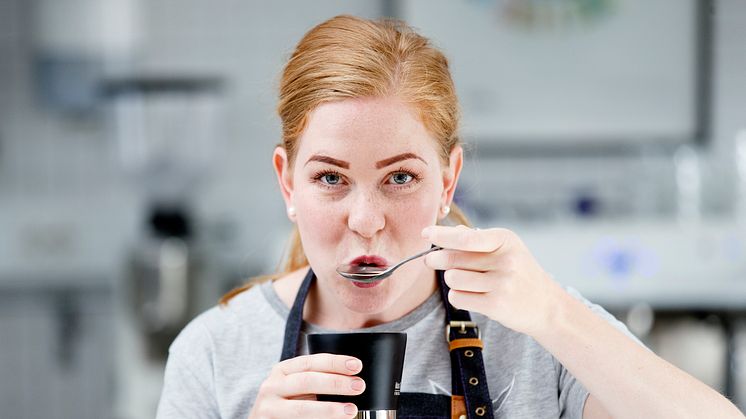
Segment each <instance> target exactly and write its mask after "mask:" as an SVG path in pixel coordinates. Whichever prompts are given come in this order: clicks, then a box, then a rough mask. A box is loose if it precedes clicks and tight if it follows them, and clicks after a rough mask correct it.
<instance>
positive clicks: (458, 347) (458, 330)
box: [436, 271, 494, 419]
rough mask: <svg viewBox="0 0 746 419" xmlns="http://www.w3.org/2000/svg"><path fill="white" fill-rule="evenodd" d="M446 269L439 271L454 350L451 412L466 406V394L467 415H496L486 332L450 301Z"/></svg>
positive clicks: (452, 357) (447, 325)
mask: <svg viewBox="0 0 746 419" xmlns="http://www.w3.org/2000/svg"><path fill="white" fill-rule="evenodd" d="M444 273H445V272H444V271H436V276H437V277H438V285H439V286H438V288H439V289H440V296H441V298H442V300H443V305H444V306H445V308H446V341H447V342H448V346H449V350H450V353H451V393H452V394H453V395H452V403H451V405H452V407H451V412H453V413H454V416H455V413H456V412H457V411H459V415H458V416H455V417H456V418H458V417H460V416H461V414H460V411H461V410H462V408H461V407H460V405H461V397H462V396H463V403H464V405H465V406H464V408H463V410H464V411H465V413H466V417H468V418H469V419H471V418H488V419H493V417H494V411H493V408H492V398H491V397H490V390H489V387H488V386H487V374H485V371H484V361H483V360H482V348H483V347H484V344H483V343H482V339H481V338H482V336H481V333H480V331H479V328H478V327H477V324H476V323H474V322H472V321H471V315H470V314H469V312H468V311H466V310H459V309H456V308H455V307H453V306H452V305H451V303H449V302H448V291H449V290H450V288H448V285H447V284H446V281H445V276H444Z"/></svg>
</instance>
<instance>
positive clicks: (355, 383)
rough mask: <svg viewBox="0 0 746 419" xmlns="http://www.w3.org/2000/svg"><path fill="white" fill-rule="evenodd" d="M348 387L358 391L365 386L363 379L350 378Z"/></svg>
mask: <svg viewBox="0 0 746 419" xmlns="http://www.w3.org/2000/svg"><path fill="white" fill-rule="evenodd" d="M350 387H352V389H353V390H355V391H360V390H362V389H364V388H365V382H364V381H363V380H352V384H350Z"/></svg>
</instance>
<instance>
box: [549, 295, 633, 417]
mask: <svg viewBox="0 0 746 419" xmlns="http://www.w3.org/2000/svg"><path fill="white" fill-rule="evenodd" d="M565 290H566V291H567V292H568V294H570V295H572V296H573V297H574V298H577V299H578V300H580V301H581V302H582V303H583V304H585V305H586V306H587V307H588V308H590V309H591V311H593V312H594V313H595V314H596V315H598V316H600V317H601V318H602V319H604V320H606V321H607V322H608V323H609V324H611V325H612V326H614V327H615V328H617V329H618V330H620V331H621V332H622V333H624V334H625V335H627V336H629V337H630V338H631V339H632V340H634V341H635V342H637V343H638V344H639V345H641V346H645V345H644V344H643V343H642V342H641V341H640V340H639V339H637V337H636V336H635V335H634V334H632V332H630V331H629V329H627V326H625V325H624V323H622V322H620V321H619V320H617V319H616V318H615V317H614V316H612V315H611V314H610V313H609V312H607V311H606V310H604V308H603V307H601V306H600V305H598V304H593V303H591V302H590V301H588V300H586V299H585V298H583V296H582V295H580V293H579V292H578V291H577V290H575V289H573V288H570V287H566V288H565ZM558 366H559V404H560V418H563V419H565V418H566V419H582V417H583V408H584V407H585V401H586V399H587V398H588V395H589V393H588V390H586V389H585V387H584V386H583V384H581V383H580V381H578V380H577V379H576V378H575V377H574V376H573V375H572V374H570V371H568V370H567V369H565V367H564V366H563V365H562V364H559V363H558Z"/></svg>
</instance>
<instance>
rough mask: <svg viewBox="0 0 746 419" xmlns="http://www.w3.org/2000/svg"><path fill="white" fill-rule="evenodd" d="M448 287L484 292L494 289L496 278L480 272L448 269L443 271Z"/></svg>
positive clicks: (463, 290) (471, 291)
mask: <svg viewBox="0 0 746 419" xmlns="http://www.w3.org/2000/svg"><path fill="white" fill-rule="evenodd" d="M443 278H444V279H445V281H446V284H448V287H449V288H451V290H454V291H462V292H469V293H485V292H490V291H493V290H494V289H495V286H496V285H497V282H498V281H497V280H495V279H494V278H492V277H490V276H487V275H484V274H482V273H481V272H474V271H465V270H462V269H449V270H447V271H445V272H444V273H443Z"/></svg>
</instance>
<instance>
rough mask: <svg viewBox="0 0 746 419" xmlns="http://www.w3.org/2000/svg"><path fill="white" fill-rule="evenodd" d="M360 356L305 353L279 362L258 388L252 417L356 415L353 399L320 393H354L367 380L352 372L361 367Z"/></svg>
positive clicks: (341, 416) (359, 390) (360, 391)
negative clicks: (321, 396) (343, 400)
mask: <svg viewBox="0 0 746 419" xmlns="http://www.w3.org/2000/svg"><path fill="white" fill-rule="evenodd" d="M362 367H363V364H362V362H360V360H359V359H357V358H353V357H350V356H346V355H332V354H326V353H324V354H314V355H302V356H298V357H295V358H291V359H287V360H285V361H282V362H280V363H278V364H277V365H275V366H274V368H272V371H271V372H270V374H269V377H267V379H266V380H264V382H263V383H262V385H261V387H260V388H259V394H258V395H257V398H256V401H255V402H254V407H253V409H252V410H251V414H250V415H249V419H273V418H340V419H342V418H345V419H346V418H354V417H355V415H356V414H357V407H356V406H355V405H354V404H352V403H335V402H322V401H318V400H317V399H316V395H317V394H334V395H345V396H355V395H359V394H361V393H362V392H363V391H365V382H364V381H363V380H362V379H360V378H358V377H353V375H355V374H357V373H359V372H360V371H361V370H362Z"/></svg>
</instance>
